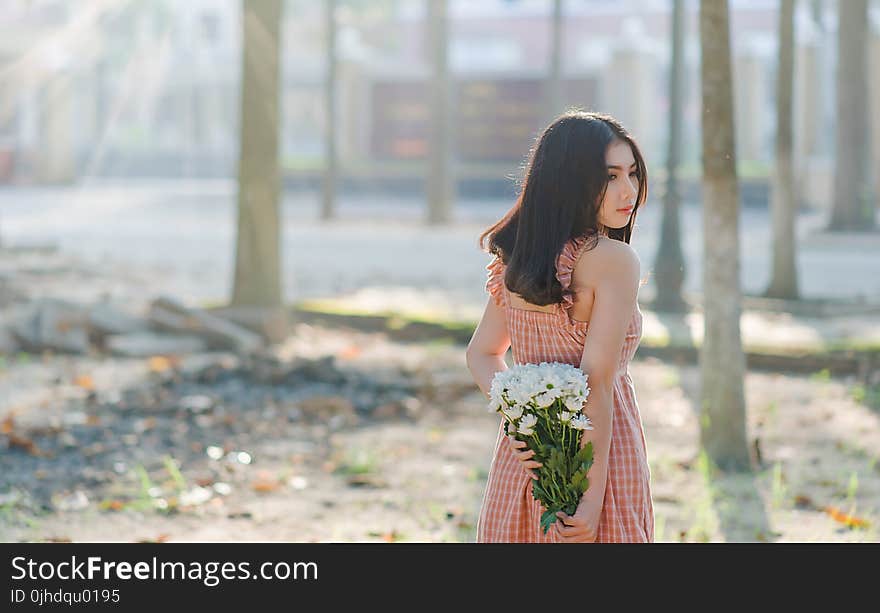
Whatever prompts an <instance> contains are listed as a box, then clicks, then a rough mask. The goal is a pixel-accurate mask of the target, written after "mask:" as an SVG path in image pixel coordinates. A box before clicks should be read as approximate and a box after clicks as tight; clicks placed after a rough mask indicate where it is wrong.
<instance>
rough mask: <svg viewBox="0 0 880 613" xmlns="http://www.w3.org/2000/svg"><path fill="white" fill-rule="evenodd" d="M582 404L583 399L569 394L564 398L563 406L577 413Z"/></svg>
mask: <svg viewBox="0 0 880 613" xmlns="http://www.w3.org/2000/svg"><path fill="white" fill-rule="evenodd" d="M583 406H584V401H583V400H582V399H581V397H580V396H569V397H568V398H566V399H565V408H567V409H568V410H569V411H571V412H572V413H577V412H578V411H580V410H581V408H582V407H583Z"/></svg>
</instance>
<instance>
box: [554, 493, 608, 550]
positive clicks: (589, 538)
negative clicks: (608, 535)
mask: <svg viewBox="0 0 880 613" xmlns="http://www.w3.org/2000/svg"><path fill="white" fill-rule="evenodd" d="M592 506H593V505H591V504H590V503H588V502H584V501H583V500H581V503H580V504H579V505H578V508H577V510H575V512H574V515H567V514H566V513H564V512H563V511H559V512H558V513H556V517H558V518H559V521H557V522H556V523H555V524H553V528H554V529H555V530H556V533H557V534H558V535H559V540H560V541H561V542H563V543H595V542H596V536H597V535H598V526H599V514H600V513H598V512H596V511H595V510H594V509H593V508H592ZM600 511H601V509H600Z"/></svg>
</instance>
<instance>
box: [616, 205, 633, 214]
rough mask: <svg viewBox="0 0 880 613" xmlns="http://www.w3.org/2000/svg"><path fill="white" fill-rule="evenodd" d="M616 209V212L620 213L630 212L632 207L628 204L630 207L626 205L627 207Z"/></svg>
mask: <svg viewBox="0 0 880 613" xmlns="http://www.w3.org/2000/svg"><path fill="white" fill-rule="evenodd" d="M617 210H618V212H620V213H632V210H633V208H632V207H631V206H630V207H627V208H625V209H617Z"/></svg>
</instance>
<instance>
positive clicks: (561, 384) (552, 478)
mask: <svg viewBox="0 0 880 613" xmlns="http://www.w3.org/2000/svg"><path fill="white" fill-rule="evenodd" d="M589 394H590V388H589V387H587V375H586V374H585V373H584V372H583V371H582V370H580V369H579V368H575V367H574V366H571V365H570V364H562V363H559V362H549V363H548V362H541V363H540V364H517V365H515V366H513V367H512V368H509V369H507V370H503V371H500V372H498V373H497V374H496V375H495V378H494V379H493V380H492V387H491V389H490V392H489V396H490V402H489V410H490V411H491V412H493V413H494V412H498V413H500V414H501V415H502V416H503V417H504V419H506V420H507V425H506V426H505V427H506V430H507V433H508V434H510V435H513V436H514V437H515V438H516V439H518V440H521V441H525V442H526V443H527V444H528V446H529V448H530V449H532V450H534V452H535V455H534V456H533V458H532V459H534V460H537V461H538V462H540V463H541V467H540V468H538V469H536V470H537V471H538V479H537V480H536V481H534V482H533V486H532V495H533V496H534V497H535V500H537V501H538V502H540V503H541V504H542V505H543V507H544V509H545V511H544V512H543V513H542V514H541V527H542V528H543V529H544V534H546V533H547V530H549V529H550V526H552V525H553V522H555V521H556V519H557V518H556V513H557V512H558V511H564V512H565V513H567V514H568V515H572V514H573V513H574V512H575V509H577V506H578V503H579V502H580V499H581V495H582V494H583V493H584V492H585V491H587V488H588V487H589V485H590V482H589V479H587V472H588V471H589V470H590V467H591V466H592V465H593V445H592V443H589V442H588V443H587V444H586V445H585V446H584V447H583V448H581V446H580V443H581V437H582V435H583V431H584V430H592V429H593V427H592V425H591V423H590V420H589V418H588V417H587V416H586V415H584V414H583V413H581V408H582V407H583V405H584V401H585V400H586V399H587V396H589Z"/></svg>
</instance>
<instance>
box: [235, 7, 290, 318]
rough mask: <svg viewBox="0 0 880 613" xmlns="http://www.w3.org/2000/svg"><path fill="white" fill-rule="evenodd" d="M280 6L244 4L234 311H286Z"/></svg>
mask: <svg viewBox="0 0 880 613" xmlns="http://www.w3.org/2000/svg"><path fill="white" fill-rule="evenodd" d="M280 22H281V0H243V2H242V24H243V28H244V32H243V35H244V36H243V40H242V47H243V49H242V52H243V56H244V65H243V67H242V90H241V91H242V93H241V145H240V147H241V150H240V154H239V161H238V228H237V232H238V237H237V244H236V253H235V279H234V285H233V293H232V304H233V305H248V306H260V307H274V306H278V305H281V302H282V296H281V257H280V229H279V228H280V224H279V205H278V200H279V192H280V171H279V163H278V131H279V130H278V127H279V104H278V100H279V75H278V72H279V66H280V40H279V38H280V37H279V26H280Z"/></svg>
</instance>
